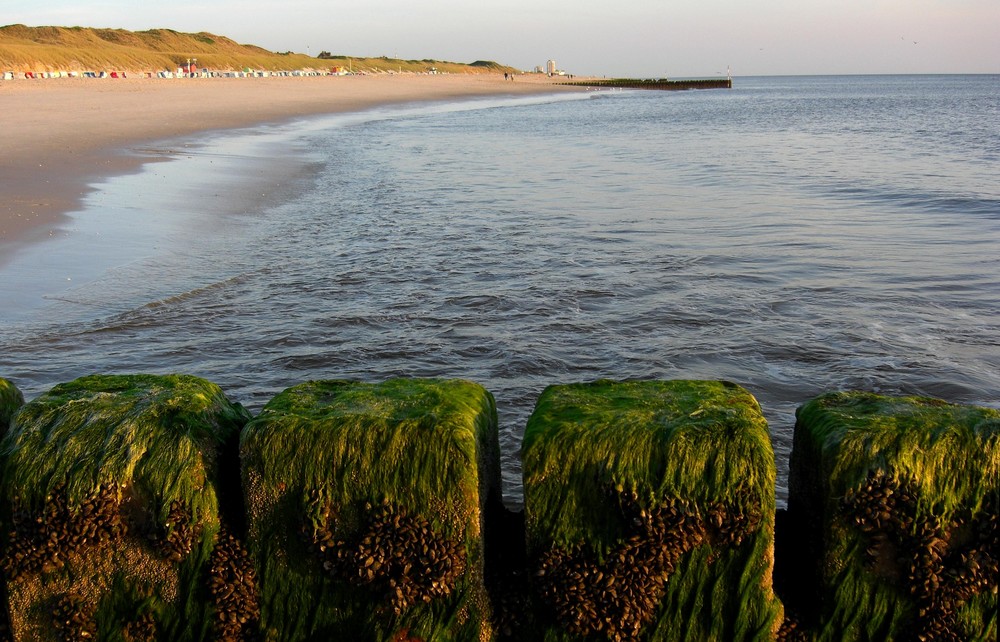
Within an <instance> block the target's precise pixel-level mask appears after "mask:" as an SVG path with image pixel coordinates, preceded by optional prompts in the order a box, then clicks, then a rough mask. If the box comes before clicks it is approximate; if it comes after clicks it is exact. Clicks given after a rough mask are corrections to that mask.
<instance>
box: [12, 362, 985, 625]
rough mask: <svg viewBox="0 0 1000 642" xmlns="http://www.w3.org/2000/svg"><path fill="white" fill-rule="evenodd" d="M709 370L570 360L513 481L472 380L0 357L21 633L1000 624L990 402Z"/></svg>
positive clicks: (535, 419)
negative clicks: (40, 379) (779, 507)
mask: <svg viewBox="0 0 1000 642" xmlns="http://www.w3.org/2000/svg"><path fill="white" fill-rule="evenodd" d="M797 418H798V421H797V424H796V427H795V447H794V451H793V454H792V465H791V470H792V479H791V488H790V498H789V509H788V511H776V510H775V500H774V483H775V462H774V456H773V450H772V448H771V443H770V438H769V434H768V427H767V422H766V421H765V420H764V418H763V415H762V414H761V409H760V406H759V405H758V403H757V401H756V400H755V399H754V397H753V396H752V395H751V394H750V393H749V392H748V391H747V390H745V389H743V388H741V387H740V386H737V385H735V384H731V383H727V382H721V381H686V380H684V381H630V382H616V381H607V380H604V381H595V382H592V383H585V384H570V385H554V386H550V387H548V388H547V389H546V390H545V391H544V392H543V393H542V395H541V397H540V398H539V399H538V401H537V404H536V406H535V410H534V412H533V414H532V415H531V418H530V419H529V422H528V425H527V427H526V430H525V436H524V443H523V447H522V457H523V460H524V466H523V469H524V488H525V510H524V513H523V514H512V513H510V512H508V511H506V510H505V509H504V508H503V506H502V505H501V502H500V490H499V485H500V484H499V477H500V475H499V442H498V436H497V410H496V405H495V402H494V400H493V396H492V394H490V392H489V391H487V390H486V389H484V388H483V387H482V386H480V385H478V384H475V383H472V382H468V381H463V380H445V379H393V380H389V381H385V382H383V383H378V384H371V383H359V382H354V381H314V382H308V383H303V384H300V385H297V386H294V387H292V388H289V389H287V390H285V391H284V392H282V393H280V394H279V395H277V396H276V397H274V398H273V399H272V400H271V401H270V402H268V403H267V405H265V407H264V408H263V409H262V410H261V412H260V413H259V414H257V415H256V416H252V415H251V414H250V413H249V412H247V411H246V410H245V409H244V408H243V407H242V406H240V405H239V404H235V403H232V402H230V401H229V400H228V399H227V398H226V397H225V395H224V394H223V393H222V391H221V390H220V389H219V387H218V386H216V385H215V384H212V383H210V382H208V381H205V380H203V379H199V378H196V377H191V376H185V375H172V376H153V375H128V376H91V377H84V378H81V379H77V380H75V381H72V382H69V383H65V384H60V385H58V386H55V387H54V388H52V389H51V390H50V391H48V392H47V393H44V394H42V395H40V396H39V397H38V398H36V399H33V400H31V401H30V402H27V403H25V401H24V399H23V397H22V395H21V394H20V392H19V391H18V390H17V389H16V388H15V387H14V386H13V385H12V384H10V383H9V382H7V381H6V380H3V379H0V432H2V433H3V441H2V447H0V466H2V483H0V522H2V531H0V532H2V533H3V548H2V556H0V571H2V574H3V577H2V580H3V581H2V587H3V590H2V593H0V595H2V598H3V600H4V605H3V606H4V607H5V608H4V609H3V611H4V615H6V621H5V622H4V628H3V631H2V632H0V634H2V636H5V637H6V638H7V639H12V640H19V641H20V640H41V641H45V640H53V641H54V640H67V639H71V640H77V639H79V640H84V639H102V640H208V639H218V640H321V639H322V640H326V639H357V640H380V641H381V640H386V641H389V640H430V639H434V640H462V641H464V640H493V639H496V640H504V639H506V640H567V641H568V640H605V639H606V640H685V639H727V640H774V639H780V640H809V639H816V640H873V639H901V640H902V639H913V640H916V639H963V640H987V639H995V637H996V633H997V578H998V560H997V554H996V551H997V550H998V548H1000V541H998V537H1000V524H998V505H997V501H998V499H997V498H998V484H1000V464H998V462H1000V411H998V410H995V409H988V408H979V407H974V406H960V405H954V404H949V403H945V402H943V401H939V400H935V399H929V398H920V397H884V396H879V395H874V394H868V393H860V392H854V393H830V394H825V395H822V396H820V397H816V398H814V399H811V400H808V401H806V402H805V403H804V404H803V405H802V406H800V408H799V411H798V413H797Z"/></svg>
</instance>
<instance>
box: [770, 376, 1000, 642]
mask: <svg viewBox="0 0 1000 642" xmlns="http://www.w3.org/2000/svg"><path fill="white" fill-rule="evenodd" d="M789 493H790V495H789V513H790V514H791V515H793V516H794V518H795V520H796V522H798V523H799V524H802V525H804V528H803V531H802V532H801V533H800V534H801V535H802V536H804V537H805V538H806V540H807V541H808V542H810V544H811V545H810V547H809V550H808V551H807V552H806V554H805V555H804V556H803V559H804V561H805V562H806V563H808V562H809V561H813V562H814V563H815V564H816V566H815V568H813V569H812V577H811V578H809V580H808V581H807V582H805V585H807V586H812V587H814V588H815V589H816V594H815V595H810V596H806V597H805V600H804V601H805V602H807V603H813V604H818V605H819V608H818V610H817V612H816V613H815V614H814V615H813V618H814V619H815V620H816V621H815V623H814V627H813V628H815V631H816V639H817V640H830V641H833V640H837V641H841V640H937V641H946V642H947V641H956V642H957V641H959V640H963V641H965V640H995V639H996V636H997V607H998V604H997V580H998V577H1000V571H998V557H1000V523H998V495H1000V411H998V410H995V409H990V408H977V407H973V406H958V405H952V404H947V403H945V402H943V401H939V400H936V399H928V398H921V397H886V396H880V395H876V394H871V393H863V392H841V393H831V394H826V395H822V396H820V397H817V398H815V399H813V400H811V401H809V402H808V403H806V404H804V405H803V406H801V407H800V408H799V410H798V412H797V422H796V426H795V437H794V446H793V452H792V458H791V477H790V484H789Z"/></svg>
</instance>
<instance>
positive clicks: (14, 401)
mask: <svg viewBox="0 0 1000 642" xmlns="http://www.w3.org/2000/svg"><path fill="white" fill-rule="evenodd" d="M22 405H24V395H22V394H21V391H20V390H18V389H17V386H15V385H14V384H13V383H11V382H10V381H7V380H6V379H4V378H3V377H0V437H3V434H4V433H5V432H6V431H7V426H8V425H9V424H10V420H11V419H12V418H13V417H14V413H15V412H17V409H18V408H20V407H21V406H22Z"/></svg>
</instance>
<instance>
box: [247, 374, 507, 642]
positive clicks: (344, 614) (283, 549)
mask: <svg viewBox="0 0 1000 642" xmlns="http://www.w3.org/2000/svg"><path fill="white" fill-rule="evenodd" d="M498 449H499V446H498V436H497V419H496V406H495V403H494V400H493V397H492V395H491V394H490V393H489V392H487V391H486V390H485V389H483V388H482V387H481V386H478V385H477V384H474V383H470V382H467V381H460V380H440V379H393V380H389V381H386V382H383V383H379V384H370V383H360V382H351V381H314V382H307V383H304V384H301V385H297V386H294V387H292V388H289V389H288V390H285V391H284V392H282V393H280V394H279V395H277V396H276V397H275V398H274V399H272V400H271V401H270V402H269V403H268V404H267V405H266V406H265V407H264V409H263V410H262V411H261V413H260V415H259V416H258V417H256V418H255V419H254V420H253V421H252V422H251V423H250V424H248V425H247V427H246V429H245V430H244V432H243V435H242V438H241V444H240V453H241V460H242V462H243V475H244V491H245V493H246V505H247V513H248V518H249V536H248V549H249V551H250V554H251V557H252V559H254V561H255V564H256V565H257V569H258V574H259V577H260V584H261V587H262V590H261V608H262V617H261V621H262V625H263V626H264V628H265V630H266V631H267V634H268V635H270V636H272V637H273V638H274V639H276V640H321V639H333V638H340V639H368V640H390V639H393V638H394V637H396V636H398V635H401V634H402V633H403V632H407V634H409V635H414V636H417V637H419V638H422V639H434V640H466V639H479V638H481V637H482V636H483V635H487V637H488V635H489V634H488V631H489V625H488V623H487V617H488V608H487V606H486V603H485V592H484V589H483V585H482V581H483V579H482V544H481V538H482V520H483V512H482V505H483V503H484V502H485V501H486V499H487V497H489V496H491V495H494V496H495V495H496V494H497V493H498V492H499V454H498ZM375 514H378V515H390V516H391V515H395V516H396V518H397V519H398V518H399V516H400V515H402V516H415V517H413V518H412V519H417V520H419V522H418V523H421V524H425V528H427V529H429V531H431V532H432V533H433V535H434V536H435V537H438V538H441V539H442V540H448V541H453V540H454V541H459V542H460V544H461V549H462V550H463V551H464V552H465V556H466V566H465V568H466V572H465V573H464V574H463V575H462V577H461V578H460V579H459V580H458V584H457V585H456V586H455V588H454V590H453V591H451V593H450V595H449V596H448V597H446V598H441V599H433V600H430V601H429V602H428V603H427V604H423V603H421V604H418V605H416V606H413V607H412V608H401V609H399V611H400V612H398V613H397V612H394V611H393V610H392V609H391V608H390V607H389V604H388V600H387V599H386V596H385V595H384V594H382V593H380V592H378V591H372V590H369V589H368V588H366V587H365V586H359V585H358V583H357V582H356V581H350V578H346V577H339V576H334V575H333V574H331V572H330V570H331V567H332V566H334V565H335V562H336V559H337V558H334V557H328V558H317V557H315V555H314V554H315V553H316V551H314V550H312V549H310V544H309V542H308V541H306V540H307V537H306V536H308V535H309V534H310V533H313V534H314V533H316V532H324V533H325V532H327V530H329V531H330V532H332V533H334V534H336V535H337V537H342V538H346V539H348V540H349V539H350V538H351V537H355V536H357V533H358V531H359V530H362V529H363V528H364V527H365V526H366V524H368V522H367V521H366V520H370V519H372V516H373V515H375ZM411 523H412V522H411ZM356 543H357V542H355V544H356ZM323 548H324V552H326V553H327V554H329V551H328V550H326V549H327V547H326V546H324V547H323ZM340 548H341V549H343V548H346V547H345V546H341V547H340ZM321 559H326V560H327V562H326V566H327V568H324V564H323V563H321V562H320V560H321Z"/></svg>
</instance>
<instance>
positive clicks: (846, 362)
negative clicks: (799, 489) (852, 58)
mask: <svg viewBox="0 0 1000 642" xmlns="http://www.w3.org/2000/svg"><path fill="white" fill-rule="evenodd" d="M128 153H130V154H135V155H136V156H137V157H139V158H142V159H143V160H147V161H150V162H146V163H144V164H143V165H142V166H141V168H140V169H139V170H137V171H136V172H133V173H131V174H128V175H124V176H114V177H106V178H104V179H101V180H100V181H98V182H96V183H94V184H93V185H92V186H91V187H92V191H91V192H90V193H89V195H88V196H87V197H86V198H85V200H84V202H83V203H82V205H81V207H80V209H79V211H76V212H72V213H71V214H70V216H69V217H68V219H67V221H66V223H65V224H63V225H61V226H60V227H59V228H58V229H57V230H55V231H54V232H53V233H52V234H51V237H50V238H48V239H47V240H45V241H41V242H36V243H31V244H25V245H22V246H20V247H18V248H17V249H16V250H11V249H10V248H5V249H4V253H5V254H6V255H5V256H2V257H0V377H5V378H7V379H10V380H11V381H13V382H14V383H15V384H16V385H17V386H18V387H19V388H20V389H21V390H22V391H23V392H24V393H25V395H26V397H27V398H29V399H31V398H33V397H35V396H37V395H39V394H41V393H42V392H44V391H46V390H48V389H49V388H51V387H52V386H54V385H55V384H57V383H61V382H66V381H70V380H72V379H74V378H76V377H79V376H83V375H87V374H93V373H136V372H148V373H173V372H178V373H186V374H192V375H197V376H200V377H204V378H206V379H208V380H210V381H213V382H215V383H217V384H219V385H220V386H221V387H222V389H223V390H224V391H225V393H226V394H227V396H229V398H230V399H232V400H234V401H238V402H240V403H242V404H243V405H245V406H247V407H248V408H249V409H250V410H251V411H253V412H256V411H259V410H260V408H261V407H262V406H263V405H264V404H265V403H266V402H267V401H268V400H269V399H270V398H271V397H273V396H274V395H275V394H277V393H278V392H280V391H282V390H284V389H286V388H288V387H290V386H293V385H296V384H298V383H302V382H305V381H309V380H316V379H353V380H362V381H373V382H374V381H382V380H385V379H387V378H391V377H447V378H462V379H468V380H471V381H475V382H478V383H480V384H482V385H483V386H484V387H485V388H486V389H488V390H489V391H490V392H492V393H493V395H494V396H495V398H496V401H497V406H498V412H499V422H500V433H501V448H502V451H503V452H502V468H503V476H504V494H505V500H506V501H507V503H508V504H509V505H511V506H512V507H515V508H516V507H517V506H519V505H520V504H521V497H522V491H521V485H520V474H521V471H520V460H519V447H520V440H521V436H522V433H523V430H524V426H525V423H526V421H527V419H528V417H529V416H530V414H531V412H532V409H533V407H534V404H535V401H536V400H537V398H538V396H539V394H540V393H541V392H542V391H543V389H544V388H545V387H546V386H549V385H552V384H564V383H574V382H582V381H592V380H596V379H604V378H607V379H616V380H644V379H712V380H716V379H719V380H727V381H732V382H735V383H738V384H740V385H741V386H743V387H744V388H746V389H747V390H749V391H750V392H751V393H752V394H753V395H754V396H755V397H756V398H757V400H758V401H759V402H760V404H761V406H762V409H763V412H764V415H765V417H766V418H767V420H768V424H769V428H770V432H771V435H772V443H773V447H774V452H775V460H776V465H777V470H778V484H777V488H776V493H777V499H778V503H779V505H783V504H784V503H785V501H786V499H787V492H788V491H787V477H788V463H787V462H788V457H789V453H790V450H791V443H792V434H793V428H794V424H795V411H796V408H797V407H798V406H799V405H801V404H802V403H804V402H805V401H807V400H809V399H810V398H812V397H814V396H816V395H819V394H822V393H824V392H828V391H835V390H867V391H875V392H879V393H883V394H890V395H924V396H931V397H937V398H941V399H945V400H947V401H950V402H955V403H964V404H974V405H984V406H991V407H1000V76H995V75H994V76H990V75H971V76H818V77H748V78H740V77H737V78H735V79H734V81H733V88H732V89H729V90H725V89H721V90H698V91H682V92H664V91H649V90H619V91H609V90H593V91H580V92H575V93H556V94H551V95H548V94H546V95H539V96H527V97H526V96H519V97H504V96H499V97H498V96H495V97H491V98H483V99H470V100H461V101H455V102H448V103H424V104H408V105H400V106H393V107H386V108H381V109H375V110H370V111H365V112H361V113H355V114H341V115H327V116H319V117H312V118H308V119H298V120H294V121H289V122H285V123H280V124H269V125H266V126H259V127H255V128H250V129H243V130H234V131H225V132H216V133H211V134H202V135H199V136H195V137H188V138H184V139H176V140H169V141H163V142H162V145H161V144H157V145H150V146H143V147H142V148H135V149H132V150H129V151H128Z"/></svg>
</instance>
